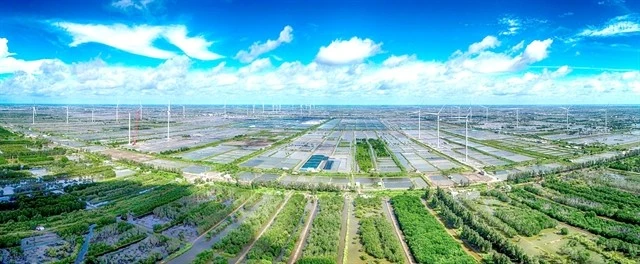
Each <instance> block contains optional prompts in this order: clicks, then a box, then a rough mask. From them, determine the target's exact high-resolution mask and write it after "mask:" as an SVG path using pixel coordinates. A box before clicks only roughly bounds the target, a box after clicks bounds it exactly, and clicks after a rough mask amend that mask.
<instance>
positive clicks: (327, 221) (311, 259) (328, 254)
mask: <svg viewBox="0 0 640 264" xmlns="http://www.w3.org/2000/svg"><path fill="white" fill-rule="evenodd" d="M318 207H319V208H318V213H317V215H316V217H315V219H314V220H313V223H312V224H311V232H310V233H309V236H308V238H307V244H306V246H305V247H304V249H303V251H302V258H300V260H299V261H298V262H297V263H336V262H337V259H338V244H339V243H340V241H339V240H340V239H338V238H339V237H340V222H341V221H340V220H341V219H342V216H341V214H342V210H343V207H344V199H343V198H342V196H340V195H320V196H319V199H318Z"/></svg>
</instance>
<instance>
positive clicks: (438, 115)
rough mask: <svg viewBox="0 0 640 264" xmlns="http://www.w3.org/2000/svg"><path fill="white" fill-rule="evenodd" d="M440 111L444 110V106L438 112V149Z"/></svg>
mask: <svg viewBox="0 0 640 264" xmlns="http://www.w3.org/2000/svg"><path fill="white" fill-rule="evenodd" d="M442 109H444V106H443V107H442V108H440V111H438V140H437V141H438V148H440V112H442Z"/></svg>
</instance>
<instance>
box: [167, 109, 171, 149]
mask: <svg viewBox="0 0 640 264" xmlns="http://www.w3.org/2000/svg"><path fill="white" fill-rule="evenodd" d="M170 121H171V101H169V104H168V105H167V141H168V140H169V131H170V127H169V124H170V123H169V122H170Z"/></svg>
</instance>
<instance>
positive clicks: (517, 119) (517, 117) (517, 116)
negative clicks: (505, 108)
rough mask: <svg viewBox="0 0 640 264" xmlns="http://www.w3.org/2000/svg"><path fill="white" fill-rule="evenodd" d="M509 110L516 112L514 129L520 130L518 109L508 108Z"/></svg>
mask: <svg viewBox="0 0 640 264" xmlns="http://www.w3.org/2000/svg"><path fill="white" fill-rule="evenodd" d="M509 109H511V110H516V129H519V128H520V108H509Z"/></svg>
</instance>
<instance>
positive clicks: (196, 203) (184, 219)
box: [153, 187, 249, 234]
mask: <svg viewBox="0 0 640 264" xmlns="http://www.w3.org/2000/svg"><path fill="white" fill-rule="evenodd" d="M248 196H249V193H248V192H243V191H240V192H238V191H237V190H231V189H229V188H222V187H214V188H213V189H211V188H201V190H199V191H197V192H196V193H195V194H193V195H191V196H188V197H183V198H180V199H179V200H176V201H174V202H171V203H168V204H165V205H163V206H160V207H157V208H155V209H154V210H153V214H154V215H156V216H158V217H160V218H165V219H170V220H171V221H170V222H168V223H166V224H164V225H156V226H154V227H153V229H154V231H155V232H161V231H163V230H166V229H167V228H169V227H171V226H174V225H176V224H185V225H191V226H195V227H196V228H197V230H198V234H202V233H203V232H204V231H206V230H208V229H209V228H210V227H212V226H213V225H215V224H216V223H218V222H220V221H222V220H223V219H224V217H226V216H227V215H228V214H229V213H231V211H233V209H234V208H235V207H236V206H237V205H239V204H240V203H242V202H243V201H244V200H246V199H247V197H248ZM211 198H213V199H212V200H211ZM230 201H233V202H232V203H231V204H230V205H229V206H227V205H225V202H230Z"/></svg>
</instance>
